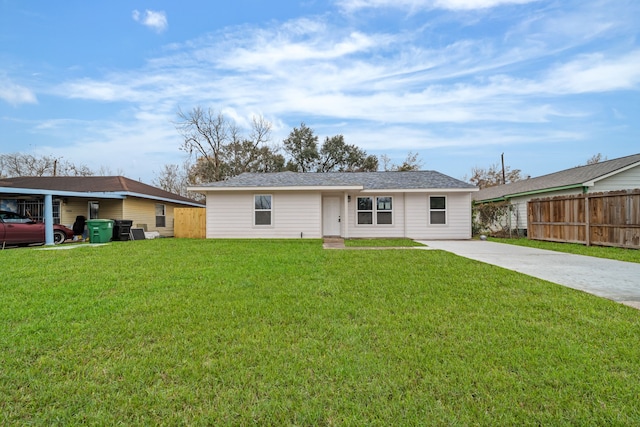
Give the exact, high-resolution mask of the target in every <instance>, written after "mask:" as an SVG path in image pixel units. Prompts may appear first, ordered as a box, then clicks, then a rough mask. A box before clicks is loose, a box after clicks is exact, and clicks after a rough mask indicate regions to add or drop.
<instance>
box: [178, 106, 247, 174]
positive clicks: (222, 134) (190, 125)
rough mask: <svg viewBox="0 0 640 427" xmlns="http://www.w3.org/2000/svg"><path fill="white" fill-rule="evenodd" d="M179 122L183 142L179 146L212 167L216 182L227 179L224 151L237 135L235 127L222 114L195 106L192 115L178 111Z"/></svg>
mask: <svg viewBox="0 0 640 427" xmlns="http://www.w3.org/2000/svg"><path fill="white" fill-rule="evenodd" d="M178 117H179V118H180V121H179V122H177V123H176V124H175V126H176V129H177V130H178V132H180V134H181V135H182V137H183V138H184V142H183V143H182V146H181V147H180V149H181V150H184V151H186V152H187V153H189V155H195V156H196V158H201V159H203V161H204V162H205V163H207V166H209V167H210V168H211V172H212V176H211V177H212V179H213V181H220V180H222V179H223V178H224V173H223V160H222V158H223V150H224V148H225V146H226V145H227V144H228V143H229V142H230V138H231V135H233V134H234V133H235V126H232V124H231V123H229V122H228V121H227V120H226V119H225V118H224V116H223V115H222V113H218V114H216V113H215V112H214V111H213V110H211V109H208V110H206V111H205V110H203V109H202V108H201V107H199V106H198V107H194V108H193V110H191V111H190V112H189V113H184V112H183V111H182V110H178Z"/></svg>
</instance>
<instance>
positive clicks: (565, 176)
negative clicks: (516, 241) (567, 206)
mask: <svg viewBox="0 0 640 427" xmlns="http://www.w3.org/2000/svg"><path fill="white" fill-rule="evenodd" d="M634 163H638V164H640V154H634V155H631V156H626V157H619V158H617V159H612V160H606V161H603V162H599V163H595V164H592V165H586V166H577V167H574V168H571V169H565V170H562V171H559V172H554V173H551V174H548V175H543V176H539V177H536V178H529V179H525V180H522V181H516V182H513V183H511V184H505V185H497V186H495V187H489V188H484V189H482V190H480V191H478V192H477V193H476V194H474V196H473V198H474V200H478V201H482V200H494V199H500V198H503V197H508V196H510V195H514V194H520V193H528V192H533V191H541V190H546V189H554V188H559V187H568V186H574V185H580V184H584V183H587V182H589V181H593V180H594V179H598V178H600V177H603V176H605V175H608V174H610V173H612V172H615V171H618V170H620V169H623V168H625V167H627V166H631V165H633V164H634Z"/></svg>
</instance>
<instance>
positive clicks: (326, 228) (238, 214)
mask: <svg viewBox="0 0 640 427" xmlns="http://www.w3.org/2000/svg"><path fill="white" fill-rule="evenodd" d="M189 190H190V191H196V192H200V193H203V194H205V195H206V197H207V210H206V212H207V218H206V223H207V237H208V238H321V237H323V236H340V237H343V238H375V237H408V238H414V239H469V238H471V193H473V192H474V191H477V188H476V187H475V186H473V185H471V184H468V183H466V182H463V181H459V180H457V179H454V178H451V177H449V176H446V175H443V174H441V173H439V172H435V171H414V172H331V173H297V172H279V173H244V174H242V175H239V176H237V177H234V178H231V179H229V180H227V181H221V182H214V183H211V184H204V185H201V186H197V187H190V188H189Z"/></svg>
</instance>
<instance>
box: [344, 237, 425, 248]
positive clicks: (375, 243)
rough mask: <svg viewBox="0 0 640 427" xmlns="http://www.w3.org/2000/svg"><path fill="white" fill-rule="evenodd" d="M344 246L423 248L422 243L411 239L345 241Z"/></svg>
mask: <svg viewBox="0 0 640 427" xmlns="http://www.w3.org/2000/svg"><path fill="white" fill-rule="evenodd" d="M344 245H345V246H346V247H356V248H360V247H379V248H384V247H397V248H405V247H414V246H424V245H423V244H422V243H418V242H416V241H414V240H411V239H345V241H344Z"/></svg>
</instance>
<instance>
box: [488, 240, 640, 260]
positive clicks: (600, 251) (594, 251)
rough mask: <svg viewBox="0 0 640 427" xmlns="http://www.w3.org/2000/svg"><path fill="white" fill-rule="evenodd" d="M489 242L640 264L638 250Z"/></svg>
mask: <svg viewBox="0 0 640 427" xmlns="http://www.w3.org/2000/svg"><path fill="white" fill-rule="evenodd" d="M490 240H491V241H494V242H500V243H508V244H510V245H519V246H528V247H530V248H538V249H546V250H549V251H557V252H566V253H570V254H576V255H587V256H593V257H597V258H608V259H615V260H618V261H627V262H637V263H640V250H638V249H625V248H615V247H609V246H585V245H581V244H578V243H561V242H546V241H542V240H529V239H526V238H519V239H504V238H494V237H491V238H490Z"/></svg>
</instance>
